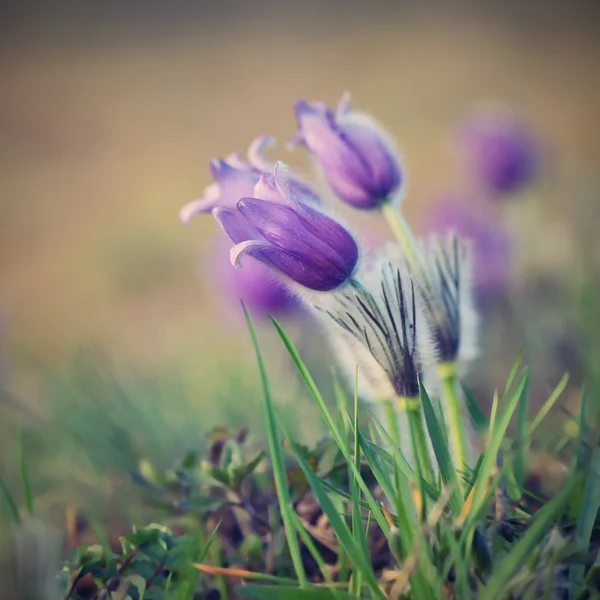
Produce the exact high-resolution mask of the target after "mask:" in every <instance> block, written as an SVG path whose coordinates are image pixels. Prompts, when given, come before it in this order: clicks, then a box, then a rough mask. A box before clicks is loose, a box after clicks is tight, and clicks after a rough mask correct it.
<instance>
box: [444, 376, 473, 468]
mask: <svg viewBox="0 0 600 600" xmlns="http://www.w3.org/2000/svg"><path fill="white" fill-rule="evenodd" d="M440 378H441V380H442V392H443V396H444V408H445V411H444V412H446V414H447V415H448V428H449V430H450V441H451V443H452V453H453V455H454V464H455V467H456V470H457V471H458V472H459V473H461V472H463V471H464V470H465V468H466V467H467V466H468V465H469V457H468V456H467V444H466V437H465V428H464V415H463V407H462V401H461V399H460V398H459V396H458V390H457V387H456V373H455V371H454V369H450V368H444V369H440Z"/></svg>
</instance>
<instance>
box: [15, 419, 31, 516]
mask: <svg viewBox="0 0 600 600" xmlns="http://www.w3.org/2000/svg"><path fill="white" fill-rule="evenodd" d="M17 463H18V465H19V476H20V478H21V487H22V488H23V500H24V502H25V508H27V512H28V513H29V514H30V515H32V514H33V494H32V493H31V486H30V484H29V473H28V472H27V464H26V462H25V451H24V448H23V428H22V427H21V426H19V427H18V429H17Z"/></svg>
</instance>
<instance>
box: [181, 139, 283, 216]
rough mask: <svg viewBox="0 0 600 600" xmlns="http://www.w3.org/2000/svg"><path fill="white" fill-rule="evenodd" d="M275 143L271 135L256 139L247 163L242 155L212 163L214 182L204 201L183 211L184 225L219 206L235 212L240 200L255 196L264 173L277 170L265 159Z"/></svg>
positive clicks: (194, 202) (208, 188)
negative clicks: (265, 154) (263, 153)
mask: <svg viewBox="0 0 600 600" xmlns="http://www.w3.org/2000/svg"><path fill="white" fill-rule="evenodd" d="M273 142H274V140H273V138H271V137H269V136H262V137H259V138H256V139H255V140H254V141H253V142H252V143H251V144H250V147H249V148H248V159H247V160H244V159H243V158H242V157H241V156H240V155H239V154H230V155H229V156H227V157H226V158H225V159H224V160H223V159H220V158H215V159H213V160H211V161H210V173H211V175H212V176H213V179H214V182H213V183H211V184H210V185H209V186H208V187H207V188H206V189H205V190H204V193H203V194H202V196H201V197H200V198H198V199H197V200H192V201H191V202H188V203H187V204H186V205H185V206H184V207H183V208H182V209H181V210H180V211H179V216H180V218H181V220H182V221H183V223H184V224H186V225H187V224H188V223H189V222H190V220H191V219H192V217H193V216H195V215H197V214H200V213H209V212H211V211H212V209H213V208H215V207H217V206H223V207H226V208H232V209H233V208H235V205H236V204H237V202H238V200H239V199H240V198H243V197H244V196H251V195H252V192H253V191H254V186H255V185H256V184H257V183H258V180H259V178H260V175H261V173H264V172H266V171H271V170H272V169H273V165H272V164H271V163H269V162H268V161H266V160H265V159H264V158H263V157H262V151H263V150H264V149H265V148H266V147H267V146H270V145H272V144H273Z"/></svg>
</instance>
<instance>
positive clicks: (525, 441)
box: [513, 384, 530, 491]
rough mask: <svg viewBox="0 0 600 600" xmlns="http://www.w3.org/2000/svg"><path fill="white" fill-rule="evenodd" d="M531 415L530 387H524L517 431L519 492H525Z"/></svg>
mask: <svg viewBox="0 0 600 600" xmlns="http://www.w3.org/2000/svg"><path fill="white" fill-rule="evenodd" d="M528 414H529V386H528V385H527V384H526V385H525V386H524V387H523V393H522V394H521V399H520V400H519V406H518V408H517V424H516V430H515V442H516V453H515V456H514V463H513V473H514V476H515V479H516V481H517V485H518V487H519V490H520V491H522V490H523V482H524V481H525V469H526V459H527V452H528V450H529V439H530V438H529V436H528V435H527V418H528Z"/></svg>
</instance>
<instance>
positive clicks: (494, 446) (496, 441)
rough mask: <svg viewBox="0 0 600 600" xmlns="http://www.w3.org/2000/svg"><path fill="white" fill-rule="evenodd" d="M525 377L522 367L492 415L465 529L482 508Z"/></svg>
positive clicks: (526, 375)
mask: <svg viewBox="0 0 600 600" xmlns="http://www.w3.org/2000/svg"><path fill="white" fill-rule="evenodd" d="M527 378H528V372H527V369H523V372H522V373H521V376H520V377H519V380H518V381H517V384H516V386H515V389H514V390H513V392H512V393H511V395H510V397H509V399H508V401H507V402H506V405H505V406H504V408H503V410H502V411H501V413H500V414H499V415H498V416H496V415H495V416H494V423H493V428H492V429H491V430H490V434H489V439H488V441H487V445H486V449H485V452H484V453H483V459H482V461H481V465H480V467H479V470H478V472H477V480H476V481H475V485H474V491H473V502H472V505H471V510H470V511H469V515H468V516H467V519H466V522H465V531H468V529H469V528H470V526H471V525H473V523H474V521H475V519H476V518H477V515H478V514H479V511H480V510H481V508H482V505H483V502H484V500H485V496H486V487H487V484H488V480H489V478H490V475H491V473H492V472H493V470H494V468H495V466H496V460H497V457H498V451H499V450H500V446H501V445H502V441H503V440H504V437H505V435H506V431H507V429H508V426H509V424H510V421H511V419H512V417H513V415H514V412H515V410H516V408H517V404H518V402H519V400H520V398H521V395H522V394H523V389H524V387H525V385H526V383H527Z"/></svg>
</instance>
